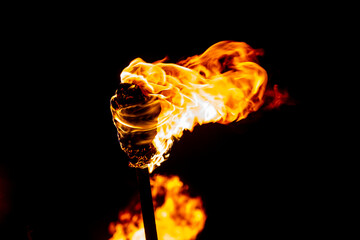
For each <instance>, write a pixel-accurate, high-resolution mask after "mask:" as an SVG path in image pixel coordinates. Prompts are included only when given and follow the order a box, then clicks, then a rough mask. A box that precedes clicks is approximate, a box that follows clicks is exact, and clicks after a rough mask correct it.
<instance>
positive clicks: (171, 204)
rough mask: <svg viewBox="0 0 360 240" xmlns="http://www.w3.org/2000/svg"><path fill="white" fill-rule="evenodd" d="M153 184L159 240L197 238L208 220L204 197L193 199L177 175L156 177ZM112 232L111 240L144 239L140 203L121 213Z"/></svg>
mask: <svg viewBox="0 0 360 240" xmlns="http://www.w3.org/2000/svg"><path fill="white" fill-rule="evenodd" d="M151 185H152V187H151V188H152V191H151V192H152V197H153V202H154V207H155V219H156V227H157V232H158V238H159V240H191V239H195V238H196V236H197V235H198V234H199V233H200V232H201V230H202V229H203V228H204V226H205V221H206V215H205V211H204V208H203V205H202V200H201V198H200V197H190V196H189V194H188V192H187V190H188V186H187V185H185V184H184V183H183V182H181V180H180V178H179V177H178V176H170V177H167V176H162V175H155V177H152V178H151ZM109 230H110V232H111V233H112V234H113V236H112V237H111V238H110V240H145V233H144V225H143V221H142V216H141V207H140V203H139V202H136V204H135V205H130V206H129V208H127V209H126V210H124V211H121V212H120V213H119V220H118V222H116V223H111V224H110V227H109Z"/></svg>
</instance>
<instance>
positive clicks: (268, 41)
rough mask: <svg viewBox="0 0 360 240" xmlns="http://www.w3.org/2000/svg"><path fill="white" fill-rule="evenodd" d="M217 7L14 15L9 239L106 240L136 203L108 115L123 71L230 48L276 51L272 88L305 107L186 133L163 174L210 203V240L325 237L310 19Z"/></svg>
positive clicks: (6, 189) (6, 190) (293, 11)
mask: <svg viewBox="0 0 360 240" xmlns="http://www.w3.org/2000/svg"><path fill="white" fill-rule="evenodd" d="M209 4H210V3H207V5H206V6H205V7H204V6H200V7H199V6H197V7H194V6H193V5H192V4H191V3H181V4H174V5H171V6H170V5H169V6H167V5H158V6H154V5H151V4H148V5H149V6H143V5H141V4H140V3H136V4H134V5H133V6H130V5H121V6H104V5H102V6H99V5H96V4H94V5H91V6H89V5H82V6H60V5H59V6H31V9H30V8H28V7H29V6H21V7H19V6H17V7H16V8H13V9H12V14H9V16H8V17H7V18H6V21H5V28H6V29H5V30H4V31H6V34H5V35H6V36H5V37H4V38H5V39H6V40H7V42H6V44H5V45H4V51H5V52H6V53H7V56H8V57H7V63H10V64H9V65H11V67H9V68H8V70H9V72H10V74H9V75H6V76H5V77H6V79H7V82H9V83H10V85H11V90H9V91H6V89H8V88H4V90H3V91H4V93H6V94H7V95H6V99H5V100H4V101H5V102H4V105H5V108H8V110H9V112H8V113H7V114H6V116H5V117H4V119H5V121H7V122H9V123H11V124H8V125H3V128H4V131H5V130H6V131H7V132H8V130H10V134H8V135H6V137H7V140H6V142H7V144H8V143H10V145H9V147H5V148H7V149H6V150H8V151H10V152H9V154H4V155H3V160H2V161H1V164H0V167H1V168H0V174H1V181H2V185H1V187H2V189H1V190H2V202H3V204H4V205H3V206H5V207H4V208H3V209H4V210H3V212H2V215H1V216H0V217H1V219H0V220H1V225H2V233H4V234H5V236H6V238H2V239H29V238H28V237H27V234H28V233H31V236H32V239H33V240H38V239H39V240H40V239H41V240H42V239H91V240H105V239H108V238H109V237H110V235H109V233H108V230H107V229H108V225H109V224H110V222H111V221H115V220H116V219H117V214H118V212H119V210H121V209H123V208H125V207H126V205H127V204H128V203H129V202H130V201H131V199H132V198H133V196H134V195H136V194H137V189H136V188H137V186H136V177H135V172H134V169H131V168H129V167H128V166H127V158H126V156H125V154H124V153H123V152H122V151H121V149H120V147H119V144H118V142H117V137H116V129H115V127H114V126H113V123H112V118H111V114H110V109H109V100H110V97H111V96H112V95H113V94H114V92H115V89H116V87H117V85H118V83H119V81H120V79H119V74H120V72H121V71H122V69H123V68H124V67H126V66H127V65H128V64H129V62H130V61H131V60H133V59H134V58H135V57H141V58H143V59H144V60H145V61H147V62H152V61H156V60H159V59H162V58H163V57H165V56H168V57H169V62H177V61H178V60H180V59H183V58H185V57H188V56H192V55H195V54H201V53H202V52H203V51H205V50H206V49H207V48H208V47H209V46H211V45H212V44H214V43H216V42H218V41H221V40H234V41H245V42H247V43H248V44H249V45H251V46H252V47H253V48H262V49H264V53H265V55H264V56H263V57H260V58H259V61H260V65H261V66H263V67H264V68H265V69H266V70H267V71H268V74H269V83H268V85H269V87H271V86H273V85H274V84H278V85H279V88H280V89H282V90H287V91H288V92H289V94H290V96H291V99H292V101H293V102H294V103H295V105H289V106H288V105H284V106H282V107H280V108H279V109H274V110H272V111H264V110H263V109H260V110H259V111H258V112H256V113H252V114H250V115H249V117H248V118H247V119H245V120H242V121H240V122H238V123H232V124H229V125H226V126H224V125H220V124H209V125H204V126H198V127H196V128H195V130H194V131H193V132H192V133H190V132H185V133H184V136H183V137H182V138H181V140H180V141H178V142H176V143H175V144H174V146H173V149H172V151H171V155H170V158H169V160H168V161H166V162H165V163H163V164H162V166H161V167H159V168H158V169H156V170H155V173H161V174H176V175H179V176H180V177H181V178H182V179H183V181H184V182H185V183H187V184H189V185H190V190H191V191H192V193H193V194H195V195H200V196H201V197H202V199H203V201H204V205H205V209H206V212H207V215H208V219H207V222H206V225H205V229H204V231H203V232H202V233H201V234H200V235H199V237H198V239H229V238H235V239H240V238H244V239H251V238H260V237H262V238H263V237H276V238H278V239H289V238H290V239H292V238H295V237H299V236H301V237H304V236H307V235H308V234H309V233H310V232H311V231H313V230H316V229H318V228H319V222H318V219H319V215H320V214H323V212H322V211H321V209H322V206H323V205H322V203H320V198H319V195H321V191H323V189H324V188H323V186H322V184H323V182H322V180H321V179H320V176H321V174H319V173H321V170H320V167H321V163H320V162H319V159H318V158H317V156H316V154H317V153H315V152H314V150H315V149H316V143H317V135H316V134H313V131H312V129H311V128H312V127H313V126H314V124H315V125H316V119H315V118H314V117H312V116H311V113H310V112H309V109H308V108H307V107H306V103H307V102H311V100H312V99H311V91H309V88H311V87H309V85H310V86H311V84H309V81H310V77H309V68H311V67H310V65H309V64H308V63H307V62H306V61H305V60H306V59H307V58H308V55H309V54H311V53H313V51H314V48H316V47H317V46H318V44H319V43H318V42H316V41H315V37H314V31H315V30H314V26H313V25H312V24H310V23H308V21H307V20H308V18H309V15H311V11H309V10H305V8H303V7H301V6H295V5H294V6H287V8H285V9H284V6H275V5H271V6H263V7H262V8H261V9H260V7H259V6H256V5H255V6H245V5H243V4H241V3H240V6H239V5H238V4H239V3H237V4H230V3H229V4H225V3H222V5H220V6H219V5H214V6H209ZM139 5H141V7H140V6H139ZM7 126H9V127H7ZM10 126H11V127H10ZM7 128H8V129H7ZM5 146H6V145H5ZM311 153H312V155H311ZM310 155H311V156H310Z"/></svg>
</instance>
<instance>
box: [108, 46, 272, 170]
mask: <svg viewBox="0 0 360 240" xmlns="http://www.w3.org/2000/svg"><path fill="white" fill-rule="evenodd" d="M262 53H263V52H262V50H255V49H253V48H251V47H250V46H249V45H247V44H246V43H244V42H233V41H222V42H218V43H216V44H214V45H213V46H211V47H210V48H209V49H207V50H206V51H205V52H204V53H203V54H201V55H199V56H198V55H196V56H193V57H189V58H187V59H185V60H183V61H180V62H178V63H177V64H172V63H164V62H163V61H165V60H161V61H157V62H155V63H146V62H144V61H143V60H142V59H140V58H136V59H135V60H133V61H132V62H131V63H130V65H129V66H128V67H126V68H125V69H124V70H123V71H122V73H121V75H120V76H121V82H122V83H127V84H134V85H136V86H137V87H139V88H140V89H141V92H142V94H143V95H144V97H143V99H147V101H141V102H139V103H137V104H135V106H134V105H132V106H126V107H124V106H122V107H119V105H118V104H114V102H115V101H116V100H117V99H119V97H120V96H118V94H120V93H118V92H117V94H116V95H115V96H113V97H112V99H111V102H112V104H111V111H112V114H113V119H114V124H115V125H116V127H117V129H118V133H119V138H120V143H122V142H121V138H122V137H124V136H126V135H129V134H134V133H136V134H138V133H144V134H142V135H145V136H146V138H139V141H137V142H135V140H134V139H135V138H133V137H132V138H131V139H132V140H131V143H127V146H125V145H124V143H122V148H123V149H124V150H125V152H127V153H128V155H129V156H130V155H131V156H132V157H133V156H134V155H136V153H137V152H139V153H144V152H147V153H150V154H147V155H146V154H138V155H141V157H140V158H142V159H143V158H144V155H146V156H149V155H150V157H149V160H147V161H141V162H137V163H135V164H130V165H132V166H134V167H142V168H145V167H149V171H150V172H152V171H153V169H154V168H155V167H156V166H159V165H160V164H161V163H162V162H163V161H165V160H166V158H167V157H168V156H169V151H170V148H171V146H172V144H173V141H174V139H179V138H180V137H181V136H182V134H183V131H184V130H189V131H192V130H193V128H194V127H195V126H196V125H197V124H199V125H201V124H205V123H213V122H218V123H222V124H227V123H230V122H233V121H239V120H241V119H244V118H246V117H247V115H248V114H249V113H250V112H253V111H256V110H258V109H259V107H260V106H261V105H262V103H263V95H264V91H265V87H266V83H267V73H266V71H265V70H264V69H263V68H262V67H260V66H259V65H258V64H257V63H256V57H257V56H258V55H262ZM130 100H131V99H130ZM136 107H137V108H136ZM135 108H136V109H135ZM134 109H135V110H136V111H135V110H134ZM160 109H161V111H160ZM139 113H140V114H143V115H144V118H142V119H141V120H140V121H134V119H136V117H137V116H138V115H137V114H139ZM151 114H153V117H154V118H156V121H154V119H151V118H149V117H148V116H151ZM143 119H151V120H150V121H144V120H143ZM134 145H138V146H140V147H138V148H137V149H139V150H136V151H135V150H132V149H131V148H132V147H133V146H134ZM142 146H147V147H142Z"/></svg>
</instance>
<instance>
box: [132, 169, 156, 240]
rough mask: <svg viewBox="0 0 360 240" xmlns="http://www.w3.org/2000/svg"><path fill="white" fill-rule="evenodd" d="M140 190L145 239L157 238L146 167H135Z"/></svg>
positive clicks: (153, 239) (154, 239) (152, 239)
mask: <svg viewBox="0 0 360 240" xmlns="http://www.w3.org/2000/svg"><path fill="white" fill-rule="evenodd" d="M136 176H137V181H138V185H139V191H140V201H141V211H142V216H143V221H144V229H145V238H146V240H157V239H158V238H157V232H156V223H155V214H154V206H153V201H152V196H151V187H150V175H149V170H148V168H145V169H141V168H136Z"/></svg>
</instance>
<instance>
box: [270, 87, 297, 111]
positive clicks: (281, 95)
mask: <svg viewBox="0 0 360 240" xmlns="http://www.w3.org/2000/svg"><path fill="white" fill-rule="evenodd" d="M265 102H266V103H265V107H264V109H265V110H271V109H278V108H280V106H282V105H284V104H286V105H294V104H295V103H294V101H293V100H292V99H290V96H289V93H288V92H287V91H286V90H283V91H281V90H279V86H278V85H277V84H275V85H274V87H273V89H269V90H266V92H265Z"/></svg>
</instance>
